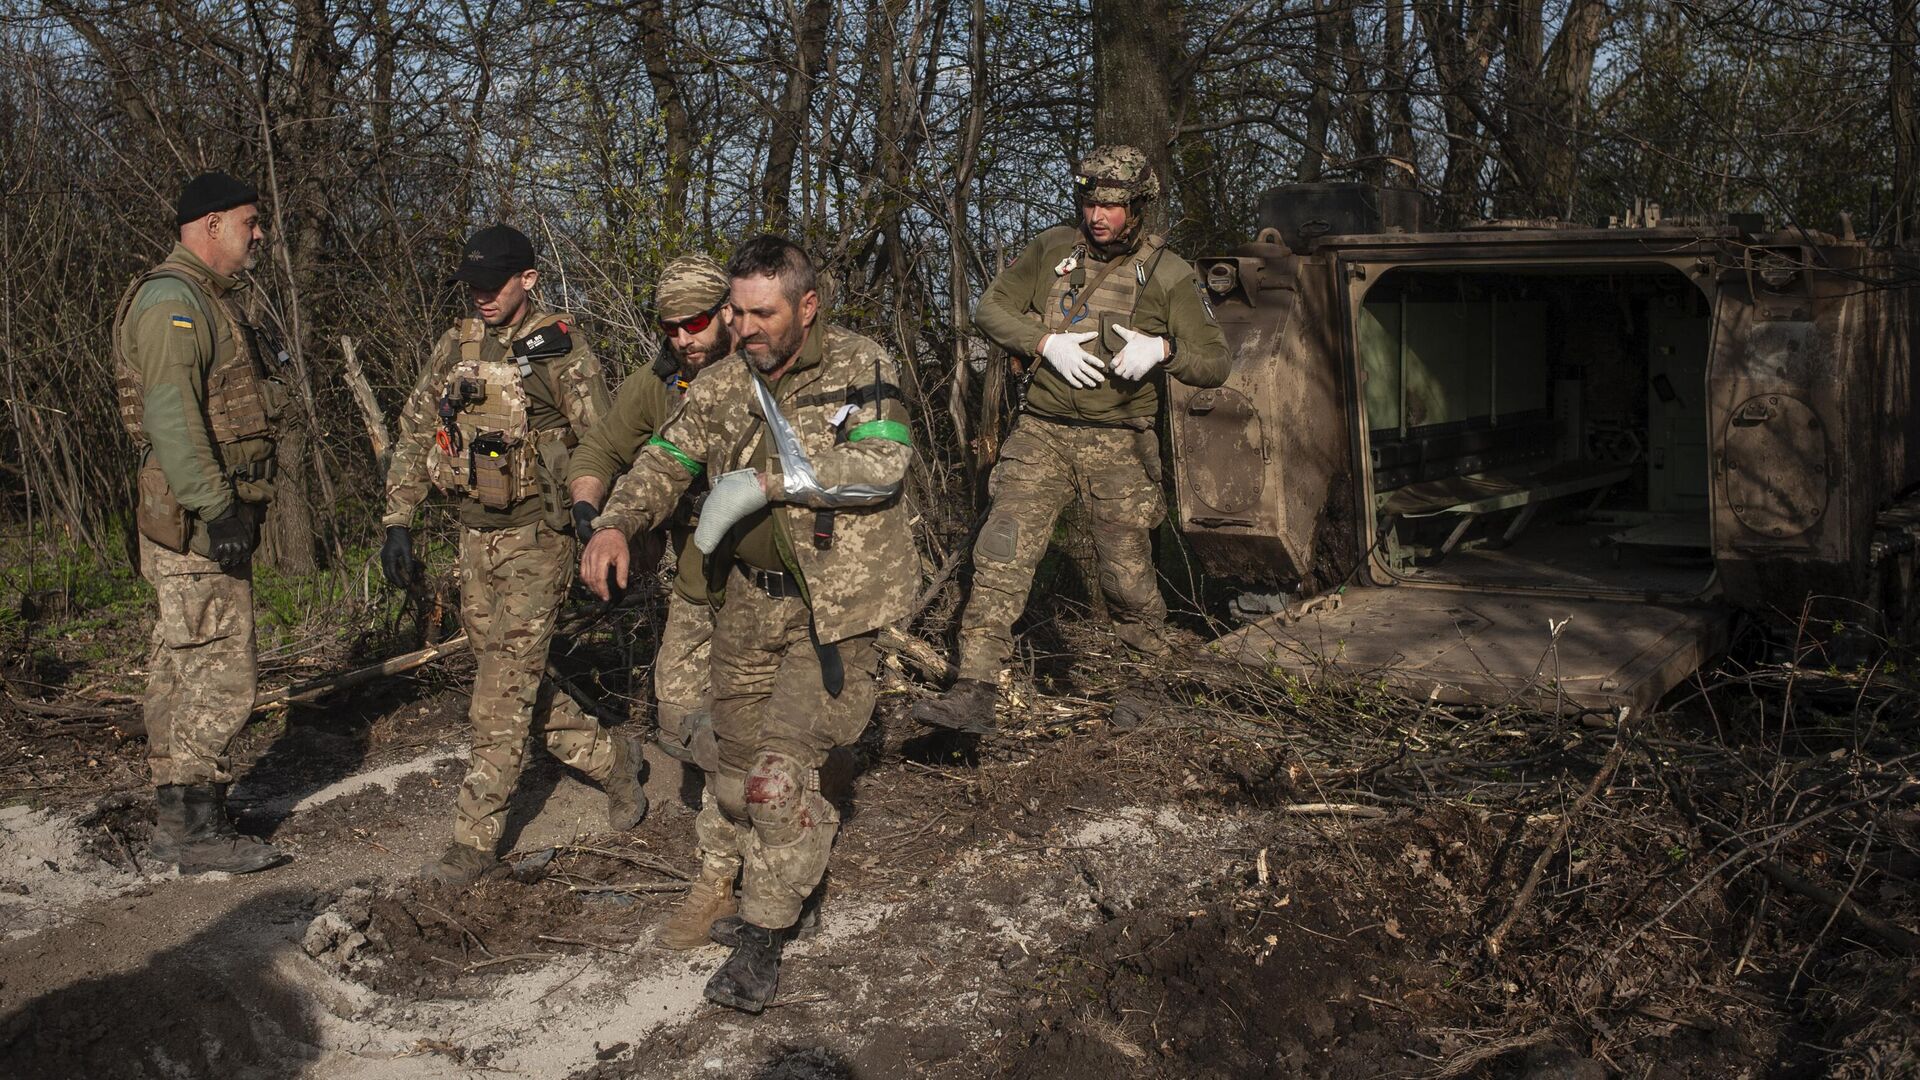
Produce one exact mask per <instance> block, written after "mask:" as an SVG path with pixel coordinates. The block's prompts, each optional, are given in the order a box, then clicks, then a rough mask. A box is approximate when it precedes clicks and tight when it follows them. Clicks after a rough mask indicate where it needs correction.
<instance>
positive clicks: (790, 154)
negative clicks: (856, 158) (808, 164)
mask: <svg viewBox="0 0 1920 1080" xmlns="http://www.w3.org/2000/svg"><path fill="white" fill-rule="evenodd" d="M805 4H806V6H805V7H803V8H802V9H801V10H800V25H798V26H796V27H794V28H793V29H794V35H793V36H794V51H793V62H792V65H791V66H789V67H788V68H787V80H786V85H785V88H784V89H783V90H782V91H781V94H780V105H779V108H778V110H777V111H776V112H775V113H774V117H773V131H772V132H771V133H770V134H769V136H768V138H767V171H766V173H765V174H763V175H762V176H761V178H760V214H761V219H762V220H763V221H765V222H766V227H767V228H768V229H771V230H773V231H774V232H781V231H784V230H785V229H787V228H788V226H789V225H790V224H791V222H792V218H793V210H792V196H793V159H794V157H795V156H796V155H797V154H798V153H799V150H800V143H801V142H802V141H803V140H804V139H805V138H806V135H807V130H808V128H809V126H810V125H809V124H808V113H809V110H808V105H809V103H810V102H811V101H812V98H813V85H814V82H815V80H817V79H818V78H819V77H820V72H821V70H822V68H823V66H824V64H825V63H826V53H827V28H828V26H829V25H831V23H832V21H833V0H805Z"/></svg>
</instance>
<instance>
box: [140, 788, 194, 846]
mask: <svg viewBox="0 0 1920 1080" xmlns="http://www.w3.org/2000/svg"><path fill="white" fill-rule="evenodd" d="M186 835H187V789H186V788H185V787H182V786H181V785H179V784H162V785H160V786H159V787H158V788H156V789H154V793H153V838H152V839H151V840H149V841H148V842H147V854H148V855H149V856H151V857H152V858H154V859H157V860H159V861H160V862H169V863H177V862H179V861H180V844H181V842H182V841H183V840H184V839H186Z"/></svg>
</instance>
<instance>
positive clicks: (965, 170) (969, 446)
mask: <svg viewBox="0 0 1920 1080" xmlns="http://www.w3.org/2000/svg"><path fill="white" fill-rule="evenodd" d="M969 10H970V13H971V20H972V25H971V27H970V32H969V34H968V38H967V74H968V85H967V121H966V127H965V128H964V129H963V130H962V132H961V135H960V154H959V160H958V161H957V162H956V163H955V165H954V167H953V183H952V184H950V185H948V187H947V289H948V293H947V312H948V326H949V327H950V329H951V332H952V334H953V385H952V386H951V387H950V388H949V390H948V391H947V395H948V396H947V415H948V417H949V418H950V419H951V420H952V421H953V436H954V441H955V442H956V443H957V444H958V445H959V450H960V460H961V462H962V463H964V464H965V465H966V467H967V472H968V475H969V478H970V479H977V478H976V476H975V474H977V473H978V472H979V471H980V465H981V462H982V460H983V457H982V455H975V454H974V453H973V450H974V446H973V441H972V439H971V438H970V437H969V436H968V427H969V426H968V424H967V383H968V381H969V376H970V375H971V374H972V368H973V312H972V305H973V287H972V284H971V282H972V278H971V276H970V275H969V274H968V273H967V264H968V258H967V255H968V250H969V247H970V245H969V242H968V239H967V200H968V198H969V193H970V191H971V189H972V187H973V170H974V167H975V166H976V165H978V164H979V160H980V136H981V134H982V133H983V132H984V131H985V130H986V126H987V4H986V0H972V3H971V5H970V8H969ZM990 407H992V403H990V402H987V401H984V400H983V401H982V402H981V404H980V408H981V410H982V411H983V412H984V411H985V410H986V409H988V408H990ZM981 449H982V451H983V453H984V450H985V448H984V447H983V448H981Z"/></svg>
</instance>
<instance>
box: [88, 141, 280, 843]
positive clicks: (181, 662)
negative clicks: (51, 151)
mask: <svg viewBox="0 0 1920 1080" xmlns="http://www.w3.org/2000/svg"><path fill="white" fill-rule="evenodd" d="M259 202H260V196H259V193H258V192H256V191H255V190H254V189H253V187H252V185H250V184H247V183H244V182H242V181H240V180H236V179H234V178H233V177H231V176H228V175H227V174H226V173H223V172H213V173H207V174H205V175H203V176H197V177H195V178H194V179H193V180H191V181H189V182H188V183H187V185H186V188H185V189H184V190H183V191H182V192H181V193H180V201H179V204H178V206H177V207H176V208H175V215H174V217H175V223H176V224H177V225H178V226H179V242H178V243H176V244H175V245H174V247H173V250H172V251H171V252H169V253H168V254H167V257H166V258H165V259H164V260H162V261H161V262H160V263H159V265H157V266H155V267H153V268H152V269H150V270H148V271H146V272H145V273H143V274H141V275H140V276H139V277H138V278H136V279H135V280H134V282H133V284H132V285H131V286H129V287H128V289H127V291H126V293H125V295H123V296H122V297H121V300H120V306H119V308H118V310H117V311H116V313H115V315H114V322H113V342H112V348H113V357H114V374H115V382H116V384H117V389H118V392H119V401H120V416H121V419H122V421H123V422H124V423H125V424H126V426H127V431H128V432H129V433H130V434H131V435H132V436H133V439H134V442H135V444H136V445H138V446H139V447H140V450H141V458H140V477H139V484H138V487H139V491H140V503H139V506H138V510H137V513H136V523H137V525H138V527H139V531H140V568H141V573H142V574H144V575H145V576H146V579H147V580H148V581H149V582H151V583H152V584H153V588H154V593H155V595H156V597H157V599H158V600H159V606H160V614H159V617H158V618H157V619H156V620H155V623H154V632H153V639H154V641H153V644H154V652H153V662H152V673H151V674H150V675H149V677H148V681H147V697H146V702H145V706H144V711H145V718H146V728H147V761H148V764H149V766H150V767H151V768H152V771H153V782H154V785H155V787H156V789H157V791H156V795H155V812H154V817H155V821H154V829H153V848H152V853H151V854H152V855H153V857H154V858H156V859H160V860H164V861H167V862H171V863H175V864H177V865H178V866H179V867H180V870H181V872H182V873H198V872H201V871H207V870H224V871H227V872H229V873H237V874H243V873H247V872H249V871H254V870H263V869H266V868H267V867H269V866H274V865H277V864H279V863H281V862H284V861H286V856H285V855H284V854H283V853H282V852H281V851H279V850H278V849H277V848H274V847H273V846H272V845H269V844H264V843H261V842H260V841H259V840H257V839H255V838H254V837H251V836H243V835H241V834H240V833H238V832H236V831H235V830H234V827H233V824H232V823H231V822H230V821H229V820H228V819H227V814H226V791H227V784H228V783H229V782H231V781H232V779H233V774H232V772H231V771H230V770H231V762H230V761H229V760H228V758H227V747H228V745H229V744H230V743H231V742H232V741H233V737H234V736H235V735H237V734H239V732H240V729H241V728H242V727H243V726H245V724H246V722H247V717H248V716H249V715H250V714H251V713H252V712H253V699H254V690H255V681H256V674H257V665H256V659H255V649H254V635H253V549H254V546H255V544H256V543H257V542H258V540H259V535H260V532H259V529H260V522H261V521H262V519H263V518H264V517H265V515H266V506H267V501H268V500H269V499H271V498H272V497H273V488H274V472H273V470H274V433H275V429H276V427H277V426H278V424H277V422H278V420H279V417H280V413H281V410H282V409H283V408H284V406H285V403H286V391H285V389H284V388H283V387H282V386H281V384H280V383H279V381H278V380H277V379H276V378H275V370H274V369H275V368H277V365H275V364H272V363H271V361H272V357H271V356H270V355H263V354H270V353H273V352H276V351H277V350H274V349H271V348H262V347H261V344H260V343H261V342H262V341H263V340H266V339H265V338H263V337H262V335H261V333H260V331H259V330H257V329H256V328H255V327H253V326H251V325H249V324H248V322H247V319H246V316H245V314H244V312H243V311H242V309H241V304H240V302H239V301H240V299H241V297H242V295H243V293H244V290H245V288H246V284H245V282H243V281H242V280H241V279H240V276H239V275H240V274H241V273H242V272H244V271H246V270H250V269H252V268H253V264H254V260H255V257H256V253H257V252H258V250H259V247H260V244H261V243H262V242H263V241H264V240H265V237H264V235H263V234H262V233H261V230H260V206H259Z"/></svg>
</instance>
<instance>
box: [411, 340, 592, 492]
mask: <svg viewBox="0 0 1920 1080" xmlns="http://www.w3.org/2000/svg"><path fill="white" fill-rule="evenodd" d="M547 314H549V313H548V312H547V311H546V310H545V309H543V308H541V307H540V306H539V305H537V304H529V305H528V306H527V313H526V315H525V316H524V317H522V318H521V320H520V321H519V322H517V323H515V324H514V325H512V326H502V327H495V328H489V329H488V331H487V336H486V339H485V340H484V341H483V342H482V343H481V345H482V349H483V355H488V356H504V355H505V354H506V353H507V351H508V349H509V347H510V346H511V345H512V343H513V342H514V341H515V340H517V339H519V338H521V337H524V336H526V334H527V333H528V332H529V330H528V328H529V327H531V326H532V325H533V323H534V322H535V321H536V320H538V319H540V318H542V317H544V316H546V315H547ZM569 334H570V336H571V338H572V341H573V348H572V350H571V351H569V352H568V353H567V354H566V355H565V356H559V357H555V358H554V359H552V360H548V361H545V362H542V363H535V364H534V365H533V374H532V375H529V376H526V377H524V378H523V379H522V381H521V385H522V386H524V387H525V388H526V392H527V398H528V409H527V422H528V424H529V425H530V426H531V427H532V429H533V430H534V431H552V430H554V429H556V428H571V429H572V431H573V433H574V434H575V435H576V436H577V435H579V433H581V432H584V431H591V430H593V428H594V426H595V425H596V424H598V423H599V421H600V418H601V417H603V416H606V415H607V413H608V412H609V411H610V410H611V409H612V405H613V403H612V395H610V394H609V393H608V392H607V377H606V374H605V372H603V371H602V370H601V367H600V358H599V357H597V356H595V355H594V354H593V347H592V346H590V345H588V344H587V340H586V336H585V335H584V334H582V333H581V332H580V328H579V327H578V326H572V325H571V324H570V325H569ZM459 360H460V330H459V327H458V325H455V326H454V327H452V328H450V329H449V330H448V331H447V332H446V333H444V334H442V335H440V340H439V341H438V342H436V343H435V344H434V346H433V352H432V353H431V354H430V355H429V356H428V357H427V365H426V368H425V369H424V370H422V371H421V372H420V381H419V382H418V383H417V384H415V386H414V388H413V394H412V395H411V396H410V397H408V398H407V404H406V406H405V407H404V408H403V409H402V410H401V412H400V430H399V432H398V433H397V434H396V435H395V436H394V441H393V459H392V461H391V462H389V463H388V465H387V507H386V514H385V516H383V517H382V518H381V519H380V523H381V524H382V525H402V526H407V527H411V526H412V525H413V515H414V511H415V510H417V509H418V508H419V506H420V504H421V503H423V502H425V501H426V498H427V494H428V492H429V491H430V490H431V488H432V483H431V481H430V480H429V479H428V472H427V455H428V454H431V453H434V452H435V451H434V440H435V438H436V437H437V436H438V435H439V433H440V430H441V421H440V413H439V404H440V396H441V394H442V393H444V392H445V391H446V384H447V379H448V377H449V375H450V373H451V372H452V371H453V367H454V365H455V364H457V363H458V362H459ZM569 471H570V470H569V469H567V468H566V467H565V466H562V467H561V468H560V469H559V470H557V471H550V470H547V469H545V468H544V463H543V473H542V476H541V488H542V490H541V492H540V494H538V495H529V496H528V497H526V498H524V499H521V500H520V501H519V502H517V503H515V504H513V505H512V506H509V507H506V508H505V509H502V510H495V509H491V508H489V507H486V506H483V505H481V503H480V501H479V500H478V499H462V500H460V523H461V524H462V525H465V526H466V527H467V528H470V529H510V528H517V527H519V526H522V525H530V524H532V523H533V522H536V521H540V520H542V519H545V520H546V521H547V523H548V524H549V525H551V526H553V527H554V528H555V529H565V528H566V522H567V519H568V514H567V506H568V503H567V495H566V480H567V477H566V473H567V472H569Z"/></svg>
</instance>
